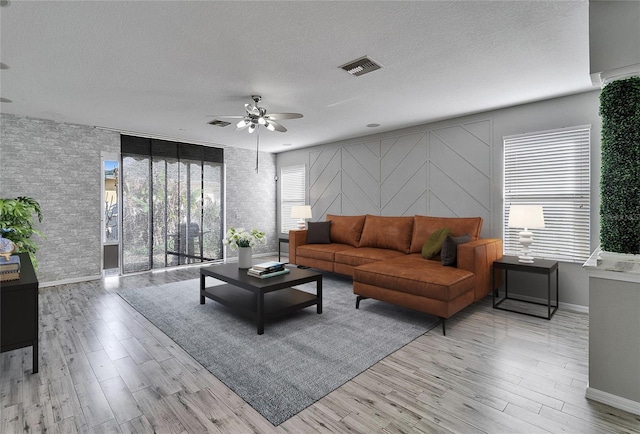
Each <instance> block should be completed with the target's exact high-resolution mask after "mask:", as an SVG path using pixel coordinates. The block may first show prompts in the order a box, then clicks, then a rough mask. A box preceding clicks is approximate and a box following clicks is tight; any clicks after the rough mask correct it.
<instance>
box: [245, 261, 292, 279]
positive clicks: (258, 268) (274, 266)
mask: <svg viewBox="0 0 640 434" xmlns="http://www.w3.org/2000/svg"><path fill="white" fill-rule="evenodd" d="M288 272H289V269H287V268H284V264H283V263H282V262H275V261H269V262H262V263H260V264H256V265H254V266H253V267H251V268H249V271H247V274H248V275H249V276H253V277H258V278H260V279H266V278H268V277H274V276H280V275H282V274H287V273H288Z"/></svg>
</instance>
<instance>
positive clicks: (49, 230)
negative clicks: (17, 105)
mask: <svg viewBox="0 0 640 434" xmlns="http://www.w3.org/2000/svg"><path fill="white" fill-rule="evenodd" d="M0 123H1V128H0V130H1V135H0V197H6V198H11V197H16V196H31V197H33V198H34V199H36V200H37V201H38V202H39V203H40V205H41V207H42V212H43V214H44V220H43V221H42V223H41V224H38V225H37V228H38V229H40V230H41V231H42V232H43V233H44V234H45V235H46V237H47V238H46V240H41V239H39V238H38V237H36V240H37V241H38V244H39V246H40V250H39V251H38V254H37V257H38V262H39V265H40V269H39V271H38V279H39V280H40V283H41V285H46V284H47V283H52V282H60V281H73V280H83V279H88V278H95V277H99V276H100V275H101V241H100V236H101V233H102V232H101V225H100V213H101V182H102V172H101V158H100V154H101V152H113V153H119V152H120V134H119V133H117V132H113V131H105V130H101V129H97V128H94V127H91V126H86V125H72V124H65V123H59V122H55V121H50V120H43V119H34V118H28V117H20V116H14V115H7V114H2V115H1V116H0ZM225 161H226V163H225V166H226V185H227V192H226V199H227V204H226V217H227V227H230V226H235V227H242V226H243V227H245V228H253V227H257V228H258V229H260V230H264V231H265V232H266V233H267V237H268V243H267V244H266V245H260V246H259V247H258V248H257V249H255V253H256V254H260V253H264V252H275V251H276V250H277V233H276V226H275V215H276V214H275V205H274V204H275V201H276V199H275V198H276V195H275V190H276V188H275V186H276V182H275V180H274V176H275V156H274V155H273V154H269V153H260V172H259V173H256V171H255V152H253V151H250V150H246V149H232V148H227V149H225ZM227 254H228V255H229V256H235V252H231V251H230V250H229V251H228V252H227Z"/></svg>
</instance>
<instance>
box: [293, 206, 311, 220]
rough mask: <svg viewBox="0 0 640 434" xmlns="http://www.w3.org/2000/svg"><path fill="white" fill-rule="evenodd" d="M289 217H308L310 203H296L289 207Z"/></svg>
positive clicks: (309, 215) (309, 214)
mask: <svg viewBox="0 0 640 434" xmlns="http://www.w3.org/2000/svg"><path fill="white" fill-rule="evenodd" d="M291 217H293V218H298V219H310V218H311V217H312V216H311V206H310V205H296V206H292V207H291Z"/></svg>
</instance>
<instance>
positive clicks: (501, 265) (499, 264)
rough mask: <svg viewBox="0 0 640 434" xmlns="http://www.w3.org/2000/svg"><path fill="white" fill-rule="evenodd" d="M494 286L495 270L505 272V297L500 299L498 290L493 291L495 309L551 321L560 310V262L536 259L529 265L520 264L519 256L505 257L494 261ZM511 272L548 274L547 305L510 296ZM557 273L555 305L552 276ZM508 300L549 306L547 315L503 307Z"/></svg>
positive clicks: (493, 286)
mask: <svg viewBox="0 0 640 434" xmlns="http://www.w3.org/2000/svg"><path fill="white" fill-rule="evenodd" d="M493 269H494V273H493V274H492V276H493V282H492V283H493V285H492V288H495V270H504V297H503V298H502V299H499V298H500V297H499V294H498V290H497V289H494V290H493V291H492V294H493V308H494V309H502V310H507V311H509V312H517V313H521V314H523V315H529V316H535V317H538V318H545V319H551V317H552V316H553V314H554V313H556V310H558V300H559V291H560V290H559V286H558V281H559V279H558V262H557V261H549V260H546V259H535V260H534V262H533V263H532V264H527V263H524V262H519V261H518V257H517V256H503V257H502V258H501V259H498V260H496V261H493ZM509 271H518V272H523V273H535V274H546V275H547V303H538V302H534V301H529V300H522V299H519V298H515V297H511V296H509ZM554 272H555V273H556V285H555V286H556V297H555V304H552V303H551V301H552V300H551V275H552V274H553V273H554ZM506 300H516V301H519V302H523V303H530V304H536V305H540V306H547V315H546V316H545V315H537V314H535V313H531V312H523V311H520V310H516V309H513V308H508V307H505V306H501V305H502V303H503V302H504V301H506Z"/></svg>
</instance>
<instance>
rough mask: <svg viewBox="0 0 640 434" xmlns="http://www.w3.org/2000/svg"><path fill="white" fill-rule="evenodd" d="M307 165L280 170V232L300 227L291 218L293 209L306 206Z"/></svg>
mask: <svg viewBox="0 0 640 434" xmlns="http://www.w3.org/2000/svg"><path fill="white" fill-rule="evenodd" d="M305 169H306V168H305V165H304V164H302V165H299V166H287V167H283V168H282V169H281V170H280V232H281V233H289V229H295V228H296V227H297V226H298V219H296V218H292V217H291V207H292V206H296V205H306V190H307V184H306V176H305V173H306V170H305Z"/></svg>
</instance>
